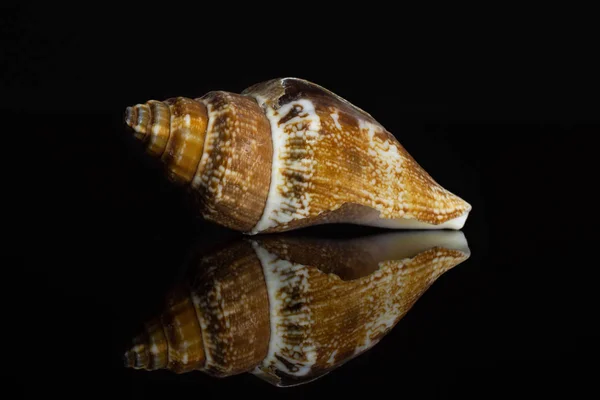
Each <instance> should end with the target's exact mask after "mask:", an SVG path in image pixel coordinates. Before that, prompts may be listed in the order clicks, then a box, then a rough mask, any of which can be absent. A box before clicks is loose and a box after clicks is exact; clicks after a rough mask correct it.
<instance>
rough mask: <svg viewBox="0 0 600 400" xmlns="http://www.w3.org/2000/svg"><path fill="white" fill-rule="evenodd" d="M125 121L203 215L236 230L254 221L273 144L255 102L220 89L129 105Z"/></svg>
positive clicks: (267, 176) (263, 195)
mask: <svg viewBox="0 0 600 400" xmlns="http://www.w3.org/2000/svg"><path fill="white" fill-rule="evenodd" d="M125 119H126V123H127V125H129V126H130V127H131V128H132V129H133V130H134V132H135V135H136V137H137V138H139V139H140V140H142V141H143V142H144V143H146V145H147V150H148V152H149V153H150V154H152V155H153V156H155V157H159V158H160V160H161V162H162V163H163V164H164V165H165V167H166V168H165V169H166V171H167V175H168V176H169V177H170V178H171V180H173V181H174V182H177V183H179V184H182V185H185V186H186V187H187V188H188V190H189V192H190V194H191V196H192V197H193V199H194V200H195V201H196V203H197V205H198V208H199V210H200V213H201V214H202V216H203V217H204V218H206V219H208V220H212V221H214V222H216V223H219V224H221V225H224V226H226V227H228V228H232V229H235V230H239V231H249V230H251V229H252V227H253V226H255V225H256V223H257V222H258V220H259V218H260V216H261V215H262V210H263V208H264V204H265V203H266V201H267V194H268V191H269V183H270V177H271V162H272V155H273V149H272V145H271V132H270V127H269V121H268V120H267V118H266V117H265V116H264V114H263V112H262V110H261V109H260V107H259V106H258V104H257V103H256V101H255V100H254V99H252V98H250V97H247V96H241V95H239V94H235V93H229V92H224V91H213V92H209V93H207V94H206V95H204V96H203V97H200V98H196V99H189V98H184V97H178V98H175V99H168V100H166V101H164V102H160V101H156V100H151V101H149V102H147V103H145V104H138V105H136V106H134V107H129V108H128V109H127V111H126V115H125Z"/></svg>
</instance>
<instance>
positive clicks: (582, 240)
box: [0, 9, 599, 399]
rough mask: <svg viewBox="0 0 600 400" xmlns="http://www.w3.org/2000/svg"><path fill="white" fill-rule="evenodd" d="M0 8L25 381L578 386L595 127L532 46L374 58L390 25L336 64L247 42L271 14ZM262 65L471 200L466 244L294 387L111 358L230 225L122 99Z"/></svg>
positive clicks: (13, 293)
mask: <svg viewBox="0 0 600 400" xmlns="http://www.w3.org/2000/svg"><path fill="white" fill-rule="evenodd" d="M46 11H48V10H46ZM6 15H7V16H10V18H8V17H7V18H6V20H7V21H8V22H6V24H5V25H4V26H5V27H7V32H8V33H9V34H7V36H6V37H7V41H8V45H7V46H6V47H5V51H6V52H7V53H6V54H7V55H6V56H5V57H2V58H3V63H4V64H3V65H4V66H5V67H7V69H6V71H8V72H6V73H5V74H3V78H2V85H3V88H2V91H1V92H2V93H3V95H2V96H1V97H2V99H1V100H0V104H1V105H2V110H1V111H2V120H3V121H8V122H7V125H5V126H8V128H6V129H5V130H4V134H5V135H4V136H5V137H8V138H9V139H17V143H16V144H14V145H7V146H6V147H5V148H4V150H5V152H6V153H10V155H11V158H13V157H14V158H15V161H14V162H13V161H11V163H10V170H9V173H8V175H9V181H10V183H13V182H14V184H15V185H14V190H13V191H11V193H13V194H14V193H18V195H17V196H15V197H16V200H17V201H16V203H17V204H16V205H15V207H11V208H6V209H5V215H7V216H8V221H9V222H10V223H11V229H10V232H9V235H10V236H11V239H12V240H11V242H10V243H11V244H10V247H12V248H11V249H9V250H12V251H16V253H17V260H16V263H15V264H14V265H8V266H6V267H7V269H9V270H10V272H11V273H12V272H16V277H15V278H12V277H11V278H10V279H6V280H4V287H5V288H6V289H7V290H5V291H6V292H7V293H8V294H9V300H8V302H7V303H6V306H7V307H8V308H9V309H10V311H11V312H15V317H14V318H13V317H12V315H11V316H10V318H7V319H6V320H5V323H4V325H3V327H4V330H5V331H8V332H9V333H10V334H11V339H9V340H7V341H5V346H7V347H8V348H9V351H15V350H16V353H17V357H16V364H11V369H12V370H13V373H14V374H15V375H16V376H17V378H16V379H17V380H18V384H19V387H18V390H19V392H20V393H21V394H22V395H24V396H25V397H27V398H40V397H47V396H58V397H61V398H130V399H133V398H163V399H164V398H170V399H178V398H202V399H208V398H227V397H230V396H238V397H239V396H244V397H257V396H258V397H260V398H282V397H283V396H284V397H285V398H310V397H312V396H327V397H333V398H344V397H348V396H350V397H352V396H374V395H378V394H377V393H387V394H386V396H389V397H390V398H396V397H398V398H400V397H402V398H438V397H446V396H452V397H460V398H462V397H465V396H468V397H476V398H489V397H495V396H500V397H503V398H506V396H510V397H512V396H514V395H515V394H516V393H518V394H527V395H536V396H537V395H547V394H551V393H555V392H556V391H559V390H560V391H561V392H563V393H571V394H573V393H579V394H581V393H583V392H585V391H586V390H588V389H589V388H593V387H594V386H593V383H592V382H594V380H595V379H596V378H597V366H596V364H597V359H598V355H599V354H598V353H599V352H598V350H599V347H598V330H597V327H596V324H597V321H596V320H597V317H598V309H597V304H598V302H597V292H598V290H597V277H598V273H597V270H598V267H597V264H598V262H597V260H596V259H597V257H596V252H597V250H596V248H597V234H596V227H595V225H594V219H595V217H596V197H597V196H596V194H595V186H596V181H597V179H596V178H595V177H594V176H593V175H592V171H593V170H594V163H595V160H596V159H597V154H596V147H595V146H594V145H593V139H591V138H593V137H594V136H595V135H597V133H598V129H599V125H598V118H597V117H598V113H597V107H596V105H594V104H595V103H594V102H593V100H589V99H590V97H586V96H585V93H587V89H585V88H589V87H590V86H585V85H584V83H587V84H589V83H590V82H589V81H585V82H580V83H581V84H579V83H578V82H579V81H577V79H582V78H581V77H579V78H578V76H577V74H570V76H573V79H574V80H575V81H573V82H575V83H574V86H575V87H578V88H580V89H579V91H576V93H575V94H573V93H572V92H569V93H568V94H565V95H563V94H562V92H561V94H560V95H559V94H558V91H557V90H558V89H556V88H557V85H559V83H557V82H563V81H561V80H560V79H558V80H556V81H552V79H550V78H553V79H554V78H556V76H559V77H560V76H562V75H561V74H559V75H556V74H554V73H550V72H549V71H548V70H545V69H536V68H533V67H530V68H529V69H528V67H527V65H531V64H528V63H524V64H519V65H523V67H522V68H519V69H518V71H515V70H511V69H510V68H508V66H510V65H513V63H512V62H513V61H514V60H521V61H522V60H523V59H522V58H520V57H516V56H515V55H514V54H508V55H504V56H502V57H500V60H499V61H498V63H496V64H494V63H479V64H476V65H475V64H472V63H467V62H466V60H465V61H464V63H460V62H458V61H456V63H454V64H453V63H451V62H449V61H448V60H450V59H451V60H460V59H463V58H461V56H460V55H459V54H458V53H457V52H452V51H451V54H450V55H451V56H452V55H453V57H451V58H440V59H437V61H436V63H432V62H424V61H423V62H422V63H418V61H414V60H415V58H414V57H401V58H400V61H392V58H391V56H390V58H389V59H388V58H387V57H386V56H385V54H388V53H387V52H389V51H390V46H392V44H393V47H394V48H396V47H397V44H398V41H400V39H401V38H400V37H397V35H394V33H393V32H389V33H388V35H389V37H390V43H389V45H387V46H382V47H383V48H375V47H373V53H375V54H379V55H378V56H370V55H369V54H372V53H371V52H366V51H357V49H356V47H352V46H349V47H345V48H344V51H343V52H342V53H341V54H346V55H348V54H355V55H356V54H358V55H361V58H360V60H359V61H357V60H356V59H354V58H350V59H351V60H352V61H348V62H344V64H343V66H341V65H340V58H339V57H334V58H331V55H330V53H328V52H326V51H325V50H324V48H323V49H321V51H320V52H319V51H318V50H315V52H314V53H310V52H309V53H308V54H307V53H304V52H308V48H309V47H310V46H309V47H302V46H300V48H301V49H304V50H303V52H302V54H304V56H302V57H300V56H298V57H291V56H290V57H287V58H286V57H283V58H281V57H279V56H278V57H277V60H276V61H273V58H272V54H273V52H271V51H270V50H269V46H267V45H266V44H265V43H267V42H269V40H270V39H269V38H270V37H272V33H273V32H271V33H264V32H263V34H261V35H259V38H260V39H253V40H252V44H244V45H243V46H242V45H239V46H238V45H235V46H233V45H231V46H206V47H203V46H200V45H198V44H197V43H196V41H195V40H191V39H190V37H188V36H185V35H183V36H182V37H186V38H187V41H182V42H178V41H177V40H171V39H172V37H173V36H172V35H174V34H175V31H176V30H175V29H173V30H163V31H161V32H163V33H164V32H166V33H164V35H166V36H161V35H160V34H158V33H156V31H155V30H154V29H155V28H154V27H151V26H148V25H144V26H141V25H136V24H132V23H130V21H126V20H125V19H124V18H121V17H114V18H113V17H111V18H108V17H109V15H106V18H100V17H99V18H98V20H102V21H103V22H102V23H100V22H91V21H88V23H86V22H84V21H83V20H77V21H71V20H68V19H66V17H62V18H50V19H48V18H45V17H44V16H45V15H46V13H45V11H44V10H43V9H40V10H25V9H15V10H13V11H11V13H9V14H6ZM101 15H103V14H101ZM111 21H112V22H111ZM213 22H214V21H213ZM113 23H114V25H115V26H114V29H113V26H112V25H113ZM107 31H110V32H107ZM192 31H193V30H192ZM195 32H196V34H197V35H199V36H197V37H198V38H200V37H202V38H204V33H202V34H200V33H198V31H195ZM201 32H204V31H201ZM247 33H248V36H253V35H254V34H255V33H256V31H253V30H249V31H248V32H247ZM170 35H171V36H170ZM325 36H327V35H325ZM384 36H385V35H384ZM294 37H295V38H296V39H298V38H297V37H296V36H294ZM379 37H381V36H379ZM391 38H393V39H391ZM238 39H239V36H238ZM254 40H257V41H258V42H260V43H261V44H260V46H257V45H255V44H254ZM345 40H346V39H345ZM198 41H200V39H198ZM194 43H196V45H197V47H194V46H196V45H194V46H193V44H194ZM286 43H287V44H286V46H288V47H285V48H289V46H290V42H286ZM273 45H274V44H273ZM165 46H168V47H165ZM324 46H325V47H328V48H330V47H331V44H330V43H329V44H327V45H324ZM359 47H360V46H359ZM167 48H168V50H165V49H167ZM199 49H202V51H200V50H199ZM211 49H212V51H214V53H211V52H210V51H209V50H211ZM256 49H260V50H261V51H257V50H256ZM340 51H341V50H340ZM275 53H277V54H279V53H278V52H275ZM295 54H296V53H295ZM317 54H318V55H317ZM327 54H329V56H326V55H327ZM336 54H337V53H336ZM396 56H397V54H396V55H395V56H394V57H396ZM440 57H441V56H440ZM490 57H491V56H490ZM432 58H433V59H436V57H432ZM476 58H477V57H476ZM282 59H283V60H286V61H282ZM343 59H344V60H348V59H347V58H343ZM417 59H418V58H417ZM292 60H295V61H293V62H292ZM409 60H410V62H409ZM489 60H492V58H490V59H489ZM413 61H414V63H413ZM433 61H435V60H433ZM515 62H516V61H515ZM459 64H460V65H459ZM469 66H470V67H469ZM544 71H546V72H544ZM279 76H298V77H302V78H306V79H309V80H311V81H314V82H316V83H318V84H320V85H323V86H324V87H326V88H328V89H330V90H333V91H334V92H336V93H337V94H339V95H341V96H343V97H345V98H347V99H348V100H350V101H351V102H353V103H355V104H356V105H358V106H360V107H361V108H363V109H365V110H366V111H368V112H369V113H371V114H372V115H373V116H374V117H375V118H376V119H378V120H379V121H380V122H381V123H382V124H383V125H384V126H385V127H386V128H387V129H388V130H389V131H390V132H391V133H393V134H394V135H395V136H396V137H397V138H398V140H399V141H400V142H401V143H402V145H403V146H404V147H405V148H406V149H407V150H408V152H409V153H410V154H411V155H412V156H413V157H414V158H415V159H416V160H417V161H418V162H419V164H420V165H421V166H422V167H423V168H424V169H425V170H426V171H427V172H428V173H430V174H431V175H432V176H433V177H434V178H435V179H436V181H438V182H439V183H440V184H441V185H442V186H444V187H446V188H448V189H449V190H451V191H452V192H454V193H456V194H458V195H459V196H461V197H462V198H464V199H465V200H467V201H468V202H469V203H470V204H471V205H472V206H473V210H472V212H471V214H470V216H469V219H468V220H467V223H466V225H465V227H464V228H463V229H462V230H461V231H462V232H463V233H464V236H465V238H466V241H467V242H468V247H469V249H470V252H471V254H470V257H469V258H468V259H467V260H466V261H464V262H462V263H461V264H460V265H458V266H456V267H454V268H452V269H450V270H448V271H447V272H446V273H444V274H443V275H442V276H440V277H439V278H438V279H437V280H436V281H435V282H434V283H433V284H432V286H431V287H430V288H429V289H428V290H427V291H426V292H424V293H423V295H422V296H421V297H420V298H419V300H418V301H417V302H416V303H415V304H414V306H413V307H412V308H411V309H410V310H409V311H408V312H407V314H406V315H405V316H404V317H403V318H402V319H401V320H400V321H399V322H398V323H397V324H396V325H395V326H394V328H393V329H392V330H391V331H390V332H389V333H387V334H386V335H385V337H383V338H382V339H381V341H380V342H379V343H378V344H377V345H375V346H373V347H372V348H371V349H370V350H369V351H367V352H365V353H364V354H362V355H360V356H358V357H356V358H354V359H352V360H351V361H349V362H347V363H346V364H344V365H343V366H341V367H339V368H336V369H335V370H333V371H331V372H329V373H328V374H327V375H325V376H323V377H321V378H319V379H317V380H315V381H313V382H310V383H307V384H304V385H300V386H297V387H291V388H278V387H275V386H273V385H271V384H269V383H267V382H265V381H263V380H260V379H258V378H256V377H255V376H253V375H252V374H248V373H242V374H239V375H235V376H231V377H227V378H214V377H211V376H208V375H206V374H204V373H202V372H189V373H185V374H176V373H173V372H170V371H150V372H148V371H141V370H135V369H131V368H126V367H125V366H124V365H123V354H124V351H125V350H126V349H127V348H128V346H129V345H130V342H131V340H132V338H133V337H134V336H135V335H136V334H137V333H138V332H139V329H140V327H141V326H142V324H143V322H144V321H146V320H147V319H148V318H149V317H151V316H153V315H155V314H156V312H157V311H159V310H160V309H161V307H162V302H163V300H164V296H165V294H166V293H168V291H169V290H170V288H172V287H173V285H176V284H177V283H178V282H180V281H181V279H185V276H186V271H187V269H186V266H189V264H188V262H189V255H190V252H191V251H197V249H198V248H199V247H198V246H206V250H203V251H206V252H207V254H209V252H210V249H211V248H213V247H214V246H220V245H223V244H224V243H230V242H235V241H237V240H241V239H242V235H241V234H239V233H236V232H233V231H230V230H227V229H224V228H221V227H218V226H216V225H213V224H210V223H207V222H205V221H203V220H202V219H200V218H197V217H195V216H194V215H193V213H192V212H191V210H190V209H189V204H188V203H187V202H186V201H185V200H184V198H183V196H182V193H181V191H179V190H178V189H177V188H175V187H173V186H172V185H170V184H169V183H168V182H167V181H166V180H165V179H164V178H163V176H162V175H161V171H160V167H159V166H158V165H157V164H156V163H155V162H153V160H151V159H150V158H149V157H148V156H146V155H144V154H143V152H142V151H141V149H139V148H138V147H136V144H135V141H134V139H133V138H132V137H131V135H130V134H129V133H128V132H127V130H126V129H125V126H124V123H123V119H122V118H123V112H124V109H125V107H126V106H128V105H132V104H136V103H138V102H143V101H146V100H148V99H151V98H155V99H165V98H168V97H171V96H178V95H182V96H191V97H193V96H199V95H202V94H204V93H206V92H207V91H210V90H229V91H233V92H240V91H241V90H243V89H244V88H246V87H247V86H249V85H251V84H253V83H257V82H260V81H263V80H266V79H270V78H273V77H279ZM551 81H552V82H551ZM570 82H571V81H570ZM564 86H568V87H567V89H568V88H569V87H571V86H569V85H566V84H565V85H564ZM561 88H563V89H564V87H563V86H561ZM555 89H556V90H555ZM581 93H583V94H581ZM578 94H581V95H578ZM15 156H16V157H15ZM13 223H14V225H13ZM13 226H14V229H13V228H12V227H13ZM383 233H391V232H390V231H387V230H382V229H376V228H368V227H361V226H355V225H327V226H320V227H314V228H306V229H302V230H301V231H297V232H296V231H295V232H290V233H289V236H290V237H294V236H302V237H308V238H311V240H315V241H317V242H318V241H319V240H329V241H331V240H347V239H352V238H358V237H365V236H369V235H377V234H383ZM285 235H287V234H285ZM12 243H15V244H14V246H13V245H12Z"/></svg>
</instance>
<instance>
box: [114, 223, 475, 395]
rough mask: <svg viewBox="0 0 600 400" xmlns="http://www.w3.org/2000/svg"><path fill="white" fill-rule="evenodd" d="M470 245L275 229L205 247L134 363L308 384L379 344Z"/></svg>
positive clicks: (454, 239)
mask: <svg viewBox="0 0 600 400" xmlns="http://www.w3.org/2000/svg"><path fill="white" fill-rule="evenodd" d="M469 256H470V252H469V248H468V246H467V242H466V240H465V238H464V235H463V234H462V232H455V231H433V232H432V231H421V232H394V233H387V234H383V235H376V236H370V237H365V238H358V239H350V240H319V239H314V238H313V239H309V238H298V237H297V238H294V237H285V236H283V237H282V236H270V235H268V236H265V237H264V238H261V239H250V238H244V239H241V240H238V241H236V242H234V243H233V244H231V245H228V246H226V247H223V248H221V249H218V250H214V251H212V252H210V253H209V254H203V253H201V252H197V253H196V254H193V255H192V256H191V257H190V259H189V260H190V261H189V262H190V264H189V265H188V267H189V269H188V270H187V275H186V277H185V279H184V281H183V283H182V284H180V285H178V286H176V287H175V288H174V289H173V290H172V291H171V292H170V294H169V295H168V296H167V301H166V307H165V309H164V310H162V312H161V313H159V316H158V317H156V318H154V319H153V320H152V321H150V322H148V323H147V324H145V329H143V332H142V333H141V334H140V335H139V336H137V337H136V338H135V339H134V340H133V344H132V346H131V348H130V349H129V350H128V351H127V352H126V353H125V356H124V360H125V365H126V366H127V367H131V368H135V369H143V370H158V369H164V370H169V371H172V372H175V373H184V372H190V371H202V372H204V373H206V374H208V375H211V376H214V377H227V376H232V375H237V374H241V373H252V374H254V375H256V376H258V377H260V378H262V379H264V380H266V381H267V382H269V383H271V384H273V385H276V386H291V385H298V384H303V383H307V382H310V381H313V380H315V379H317V378H319V377H321V376H323V375H325V374H327V373H328V372H330V371H331V370H333V369H335V368H338V367H340V366H341V365H343V364H345V363H346V362H348V361H349V360H351V359H353V358H355V357H357V356H359V355H360V354H363V353H364V352H365V351H367V350H368V349H370V348H372V347H373V346H374V345H375V344H377V343H378V342H379V341H380V340H381V339H382V338H383V337H384V336H385V335H386V334H387V333H388V332H389V331H390V330H391V329H392V328H393V327H394V326H395V325H396V324H397V322H398V321H399V320H400V319H401V318H402V317H403V316H404V315H405V314H406V313H407V312H408V311H409V310H410V308H411V307H412V306H413V304H414V303H415V302H416V301H417V300H418V298H419V297H420V296H421V295H423V293H424V292H425V291H426V290H427V289H428V288H429V287H430V285H432V284H433V283H434V281H435V280H436V279H437V278H438V277H439V276H441V275H442V274H443V273H444V272H446V271H447V270H449V269H450V268H452V267H454V266H456V265H458V264H460V263H461V262H463V261H465V260H466V259H467V258H469Z"/></svg>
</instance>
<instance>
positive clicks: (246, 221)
mask: <svg viewBox="0 0 600 400" xmlns="http://www.w3.org/2000/svg"><path fill="white" fill-rule="evenodd" d="M125 121H126V123H127V125H128V126H130V127H131V128H132V129H133V131H134V133H135V135H136V137H138V138H139V139H140V140H141V141H143V143H144V144H145V146H146V149H147V151H148V152H149V153H150V154H152V155H153V156H155V157H157V158H159V159H160V160H161V161H162V163H164V166H165V170H166V172H167V175H168V177H169V178H170V179H171V180H172V181H174V182H177V183H178V184H181V185H183V186H185V187H186V188H187V189H188V190H189V192H190V193H191V194H192V196H193V198H194V199H195V200H197V204H198V213H199V214H200V215H202V216H203V217H204V218H205V219H207V220H210V221H213V222H215V223H217V224H220V225H223V226H226V227H228V228H231V229H234V230H237V231H241V232H244V233H246V234H257V233H263V232H264V233H268V232H282V231H288V230H292V229H297V228H302V227H306V226H311V225H317V224H325V223H335V222H340V223H342V222H343V223H352V224H358V225H369V226H378V227H386V228H404V229H413V228H417V229H444V228H448V229H461V228H462V227H463V225H464V223H465V221H466V219H467V216H468V214H469V212H470V210H471V205H470V204H469V203H467V202H466V201H464V200H463V199H461V198H460V197H458V196H456V195H454V194H452V193H451V192H449V191H448V190H446V189H444V188H443V187H442V186H440V185H439V184H438V183H437V182H435V181H434V180H433V178H432V177H431V176H430V175H429V174H428V173H427V172H426V171H425V170H423V168H422V167H421V166H420V165H419V164H418V163H417V162H416V161H415V160H414V159H413V158H412V157H411V156H410V155H409V154H408V152H407V151H406V150H405V149H404V148H403V147H402V145H401V144H400V143H399V142H398V140H396V138H395V137H394V136H393V135H392V134H391V133H389V132H388V131H387V130H386V129H385V128H384V127H383V126H382V125H381V124H379V123H378V122H377V121H376V120H375V119H374V118H373V117H372V116H371V115H369V114H368V113H366V112H364V111H363V110H361V109H359V108H357V107H356V106H354V105H352V104H350V103H349V102H348V101H346V100H344V99H343V98H341V97H339V96H337V95H335V94H334V93H332V92H330V91H328V90H327V89H324V88H322V87H320V86H318V85H316V84H314V83H311V82H308V81H305V80H302V79H297V78H283V79H273V80H270V81H266V82H263V83H259V84H256V85H254V86H251V87H249V88H247V89H246V90H244V91H243V92H242V93H241V94H236V93H230V92H225V91H212V92H209V93H207V94H205V95H204V96H202V97H199V98H195V99H191V98H186V97H176V98H171V99H167V100H165V101H156V100H151V101H148V102H146V103H144V104H138V105H136V106H133V107H128V108H127V111H126V113H125Z"/></svg>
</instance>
